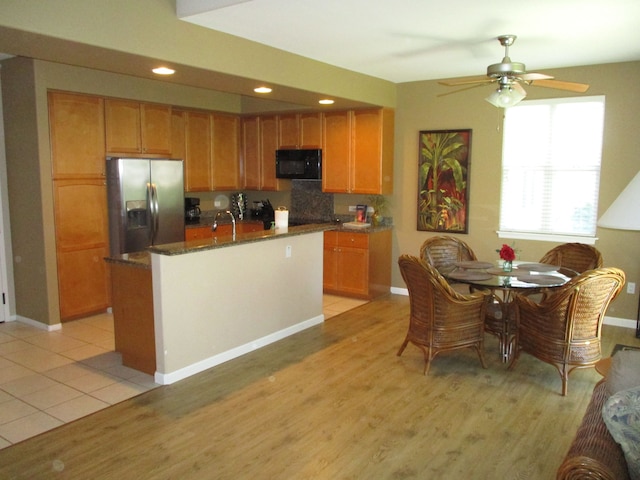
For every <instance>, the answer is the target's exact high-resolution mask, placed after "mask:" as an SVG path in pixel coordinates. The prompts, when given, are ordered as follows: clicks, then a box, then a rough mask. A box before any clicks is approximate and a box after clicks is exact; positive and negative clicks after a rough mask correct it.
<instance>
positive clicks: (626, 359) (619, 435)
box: [556, 349, 640, 480]
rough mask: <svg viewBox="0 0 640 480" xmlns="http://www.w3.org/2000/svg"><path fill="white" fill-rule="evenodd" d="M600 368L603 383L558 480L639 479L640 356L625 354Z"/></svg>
mask: <svg viewBox="0 0 640 480" xmlns="http://www.w3.org/2000/svg"><path fill="white" fill-rule="evenodd" d="M596 369H598V371H599V372H600V373H602V374H603V375H604V376H605V378H604V379H602V380H601V381H600V382H598V384H597V385H596V386H595V388H594V389H593V394H592V396H591V401H590V402H589V405H588V406H587V410H586V412H585V414H584V417H583V418H582V423H581V424H580V427H579V428H578V431H577V433H576V436H575V438H574V440H573V443H572V444H571V446H570V448H569V451H568V452H567V455H566V456H565V459H564V461H563V462H562V465H560V468H558V472H557V477H556V478H558V479H572V480H575V479H606V480H628V479H629V478H635V479H637V478H640V455H639V454H638V452H639V451H640V445H639V444H638V427H639V426H638V424H637V418H639V416H640V415H639V414H638V412H639V411H640V404H639V402H638V399H639V397H638V394H637V392H638V389H640V351H638V350H631V349H627V350H624V349H623V350H621V351H619V352H618V353H616V354H615V355H614V356H613V357H612V358H609V359H604V360H601V361H600V362H598V364H597V365H596ZM605 404H606V407H605V409H604V411H603V406H605ZM620 407H622V409H620ZM603 416H604V417H606V418H603ZM611 429H613V430H611ZM610 432H613V434H612V433H610ZM614 437H615V439H614ZM616 439H617V440H616ZM621 443H622V445H623V446H621ZM628 462H631V464H629V463H628Z"/></svg>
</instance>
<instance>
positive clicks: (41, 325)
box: [15, 315, 62, 332]
mask: <svg viewBox="0 0 640 480" xmlns="http://www.w3.org/2000/svg"><path fill="white" fill-rule="evenodd" d="M15 320H16V321H18V322H20V323H26V324H27V325H29V326H31V327H35V328H39V329H40V330H46V331H47V332H55V331H57V330H61V329H62V324H61V323H54V324H53V325H47V324H46V323H42V322H38V321H37V320H33V319H31V318H27V317H23V316H21V315H16V317H15Z"/></svg>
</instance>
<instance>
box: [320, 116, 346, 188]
mask: <svg viewBox="0 0 640 480" xmlns="http://www.w3.org/2000/svg"><path fill="white" fill-rule="evenodd" d="M322 127H323V128H322V134H323V141H322V155H323V158H322V190H323V191H325V192H337V193H348V192H349V162H350V159H351V114H350V112H348V111H347V112H328V113H324V115H323V126H322Z"/></svg>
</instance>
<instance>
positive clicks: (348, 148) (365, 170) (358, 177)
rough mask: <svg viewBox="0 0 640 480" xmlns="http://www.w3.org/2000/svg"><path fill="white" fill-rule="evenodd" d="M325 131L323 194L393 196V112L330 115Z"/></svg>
mask: <svg viewBox="0 0 640 480" xmlns="http://www.w3.org/2000/svg"><path fill="white" fill-rule="evenodd" d="M323 128H324V130H323V135H324V137H323V147H322V148H323V158H322V189H323V191H325V192H334V193H357V194H367V195H373V194H382V195H386V194H390V193H392V192H393V129H394V114H393V111H392V110H389V109H365V110H350V111H344V112H328V113H325V114H324V127H323Z"/></svg>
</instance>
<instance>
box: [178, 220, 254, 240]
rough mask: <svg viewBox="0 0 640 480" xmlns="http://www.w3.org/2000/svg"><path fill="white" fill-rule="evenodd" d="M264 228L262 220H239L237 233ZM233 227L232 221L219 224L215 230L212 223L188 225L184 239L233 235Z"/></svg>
mask: <svg viewBox="0 0 640 480" xmlns="http://www.w3.org/2000/svg"><path fill="white" fill-rule="evenodd" d="M263 230H264V226H263V224H262V222H238V223H237V224H236V235H238V234H241V233H249V232H260V231H263ZM232 232H233V229H232V227H231V224H230V223H224V224H222V225H219V226H218V229H217V230H216V231H215V232H214V231H212V230H211V225H203V226H198V227H188V228H185V230H184V240H185V242H188V241H189V240H199V239H202V238H214V237H224V236H227V235H231V233H232Z"/></svg>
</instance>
